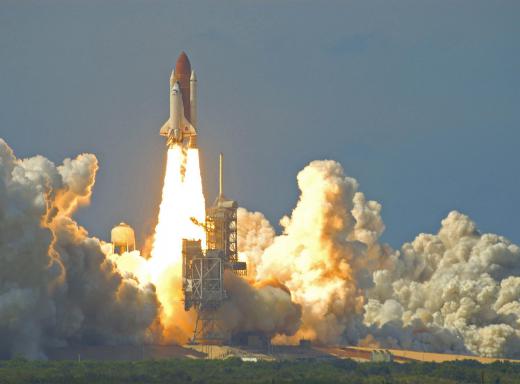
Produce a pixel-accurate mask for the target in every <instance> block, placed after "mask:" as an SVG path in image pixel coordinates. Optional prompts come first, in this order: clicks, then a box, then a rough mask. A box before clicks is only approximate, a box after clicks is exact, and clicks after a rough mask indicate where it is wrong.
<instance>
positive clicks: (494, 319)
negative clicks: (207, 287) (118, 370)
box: [0, 139, 520, 358]
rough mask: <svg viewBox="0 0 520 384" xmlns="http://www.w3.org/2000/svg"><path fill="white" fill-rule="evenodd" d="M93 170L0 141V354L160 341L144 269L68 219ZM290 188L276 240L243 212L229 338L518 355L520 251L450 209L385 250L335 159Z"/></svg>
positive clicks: (371, 212) (180, 321)
mask: <svg viewBox="0 0 520 384" xmlns="http://www.w3.org/2000/svg"><path fill="white" fill-rule="evenodd" d="M96 170H97V160H96V158H95V156H93V155H90V154H83V155H80V156H78V157H77V158H75V159H66V160H65V161H64V162H63V164H62V165H59V166H55V165H54V164H53V163H52V162H50V161H49V160H47V159H45V158H44V157H41V156H35V157H32V158H29V159H17V158H16V157H15V156H14V154H13V152H12V150H11V149H10V148H9V147H8V145H7V144H6V143H5V142H4V141H3V140H2V139H0V340H2V343H1V344H0V357H9V356H13V355H14V354H16V353H22V354H24V355H26V356H29V357H34V358H41V357H44V351H45V348H47V347H54V346H60V345H66V344H69V343H105V344H106V343H109V344H110V343H134V342H142V341H157V340H159V339H160V337H159V338H158V337H157V335H155V334H152V330H154V329H160V327H161V324H159V325H158V324H157V323H160V317H161V313H163V311H164V308H163V307H162V306H161V305H160V303H159V301H158V296H157V294H156V291H155V287H154V285H152V284H151V283H149V281H150V276H149V273H150V269H149V266H148V260H147V259H145V258H143V257H142V256H141V255H140V254H139V252H131V253H126V254H124V255H122V256H117V257H116V256H115V255H108V253H109V252H107V250H106V244H104V243H103V242H102V241H100V240H98V239H95V238H91V237H89V236H88V233H87V231H86V230H85V229H84V228H82V227H81V226H79V225H78V224H77V223H76V222H75V221H74V219H73V218H72V215H73V214H74V212H75V211H76V209H77V208H78V207H79V206H81V205H84V204H87V203H88V202H89V199H90V196H91V193H92V187H93V185H94V181H95V173H96ZM297 180H298V186H299V188H300V190H301V195H300V198H299V201H298V203H297V205H296V207H295V209H294V210H293V212H292V214H291V215H290V216H286V217H283V218H282V220H281V221H280V224H281V226H282V228H283V233H282V234H280V235H276V233H275V230H274V229H273V227H272V226H271V224H270V223H269V222H268V221H267V220H266V219H265V217H264V216H263V215H262V214H261V213H259V212H249V211H247V210H245V209H243V208H240V209H239V211H238V240H239V243H238V245H239V255H240V258H241V259H242V260H243V261H247V263H248V279H249V280H245V279H241V278H238V277H237V276H235V275H233V274H231V273H226V275H225V287H226V290H227V292H228V294H229V296H230V300H228V301H226V303H225V304H224V306H223V307H222V308H221V313H222V316H223V318H224V320H225V324H226V326H227V327H228V329H229V330H230V331H233V332H236V331H262V332H265V333H266V334H268V335H270V336H276V338H275V341H279V342H282V341H283V342H287V341H289V342H294V341H297V340H298V339H300V338H302V337H303V338H310V339H312V340H315V341H316V342H317V343H323V344H341V343H354V344H359V345H378V346H383V347H400V348H407V349H416V350H426V351H454V352H470V353H475V354H479V355H485V356H510V357H511V356H518V355H520V248H519V247H518V246H517V245H515V244H512V243H511V242H510V241H508V240H507V239H505V238H504V237H501V236H498V235H494V234H481V233H480V232H479V231H478V230H477V228H476V225H475V223H473V222H472V221H471V220H470V219H469V218H468V217H467V216H465V215H463V214H461V213H459V212H455V211H454V212H451V213H450V214H449V215H448V216H447V217H446V218H445V219H444V220H443V221H442V223H441V228H440V230H439V231H438V233H437V234H420V235H418V236H417V237H416V238H415V239H414V240H413V241H412V242H411V243H406V244H404V245H403V246H402V247H401V248H400V249H399V250H394V249H392V248H391V247H390V246H389V245H387V244H382V243H381V242H380V241H379V238H380V236H381V234H382V233H383V231H384V229H385V226H384V223H383V220H382V219H381V205H380V204H379V203H377V202H375V201H369V200H367V199H366V198H365V196H364V194H363V193H362V192H359V191H358V183H357V182H356V180H355V179H353V178H350V177H347V176H346V175H345V173H344V171H343V169H342V167H341V165H340V164H338V163H337V162H334V161H313V162H311V163H310V164H309V165H308V166H307V167H305V168H304V169H303V170H302V171H301V172H300V173H299V174H298V177H297ZM103 249H105V251H103ZM173 283H174V282H172V284H173ZM179 284H180V283H179V282H178V281H177V282H176V285H175V284H173V285H171V286H172V287H177V286H178V285H179ZM176 289H178V287H177V288H176ZM179 303H180V302H179ZM172 305H173V304H172ZM174 308H175V311H174V313H173V315H172V316H173V317H172V319H173V324H166V326H173V327H176V328H178V330H179V332H180V333H181V334H183V335H184V337H186V335H189V334H190V333H191V332H192V328H190V327H192V326H193V314H190V313H184V312H182V313H181V311H183V310H182V309H181V305H180V304H179V305H177V304H175V305H174ZM188 320H189V321H188ZM162 326H165V324H162ZM170 331H171V332H173V331H172V330H171V329H170ZM167 333H168V330H167V329H166V330H165V334H167ZM173 333H175V332H173ZM162 336H163V337H164V334H163V335H162Z"/></svg>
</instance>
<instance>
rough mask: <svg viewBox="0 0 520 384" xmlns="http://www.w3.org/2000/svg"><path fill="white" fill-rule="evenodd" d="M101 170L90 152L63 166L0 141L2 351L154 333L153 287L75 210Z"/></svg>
mask: <svg viewBox="0 0 520 384" xmlns="http://www.w3.org/2000/svg"><path fill="white" fill-rule="evenodd" d="M96 170H97V160H96V158H95V156H93V155H90V154H83V155H79V156H78V157H77V158H75V159H66V160H65V161H64V162H63V164H62V165H60V166H55V165H54V164H53V163H52V162H51V161H49V160H47V159H45V158H44V157H42V156H35V157H32V158H29V159H23V160H22V159H17V158H16V157H15V156H14V154H13V151H12V150H11V149H10V148H9V146H8V145H7V144H6V143H5V141H3V140H2V139H0V340H2V342H1V343H0V356H2V357H8V356H12V355H14V354H16V353H21V354H24V355H26V356H29V357H35V358H37V357H44V350H45V348H46V347H52V346H60V345H65V344H67V343H105V344H106V343H123V342H124V343H132V342H138V341H142V340H144V339H146V338H147V337H148V334H147V329H148V328H149V326H150V325H151V323H152V322H153V321H154V319H155V318H156V314H157V310H158V302H157V299H156V295H155V290H154V288H153V286H151V285H140V284H139V282H138V281H137V279H135V278H132V277H123V276H122V275H121V274H120V273H119V272H118V270H117V268H116V267H115V265H114V264H113V263H112V262H111V261H110V260H109V259H107V258H106V256H105V254H104V253H103V251H102V249H101V242H100V241H99V240H97V239H95V238H91V237H88V234H87V231H86V230H85V229H84V228H82V227H81V226H79V225H78V224H77V223H76V222H75V221H74V220H73V218H72V216H71V215H72V214H73V213H74V211H75V210H76V209H77V207H78V206H80V205H82V204H85V203H87V202H88V201H89V198H90V195H91V189H92V186H93V184H94V179H95V173H96Z"/></svg>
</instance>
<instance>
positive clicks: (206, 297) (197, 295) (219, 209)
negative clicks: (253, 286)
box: [182, 155, 246, 344]
mask: <svg viewBox="0 0 520 384" xmlns="http://www.w3.org/2000/svg"><path fill="white" fill-rule="evenodd" d="M219 180H220V193H219V196H218V198H217V200H216V201H215V204H214V205H213V206H212V207H211V208H209V209H208V214H207V216H206V222H205V223H199V222H197V221H196V220H195V219H192V221H193V222H194V223H195V224H198V225H201V226H203V227H204V229H205V231H206V243H207V249H206V250H202V248H201V241H200V240H186V239H184V240H183V243H182V278H183V291H184V309H185V310H186V311H189V310H190V309H191V308H194V309H195V310H196V311H197V321H196V324H195V330H194V333H193V339H192V342H193V343H212V344H215V343H223V342H225V341H227V340H228V339H229V337H230V335H228V334H226V332H225V330H224V329H225V328H224V327H223V324H222V320H221V319H220V316H219V309H220V307H221V306H222V303H223V302H224V300H226V299H227V294H226V291H225V289H224V271H225V270H230V271H232V272H233V273H235V274H238V275H245V274H246V263H244V262H239V261H238V244H237V208H238V204H237V203H236V202H235V201H233V200H228V199H226V198H225V197H224V194H223V191H222V180H223V175H222V155H221V157H220V178H219Z"/></svg>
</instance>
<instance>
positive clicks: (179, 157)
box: [148, 146, 206, 333]
mask: <svg viewBox="0 0 520 384" xmlns="http://www.w3.org/2000/svg"><path fill="white" fill-rule="evenodd" d="M184 156H186V158H184ZM183 166H185V167H186V168H185V173H184V177H183V174H182V171H183V170H182V167H183ZM205 216H206V213H205V201H204V195H203V193H202V180H201V176H200V165H199V151H198V149H194V148H190V149H188V150H187V152H184V151H183V150H182V148H181V147H180V146H175V147H173V148H170V149H168V153H167V163H166V174H165V177H164V186H163V191H162V201H161V205H160V209H159V218H158V223H157V226H156V227H155V235H154V241H153V246H152V251H151V258H150V259H149V260H148V273H149V276H150V280H151V282H152V283H154V284H155V286H156V288H157V296H158V298H159V301H160V302H161V304H162V306H163V310H164V313H163V316H162V318H161V321H162V323H163V326H165V327H166V331H168V328H169V327H181V328H184V327H182V325H181V324H179V323H180V322H182V318H184V317H185V314H184V313H183V312H184V309H183V308H182V305H181V304H182V303H181V300H182V290H181V288H182V284H181V274H182V239H195V240H199V239H200V240H202V243H203V246H204V243H205V241H206V236H205V232H204V229H203V228H202V227H201V226H198V225H196V224H194V223H193V221H192V220H191V218H192V217H194V218H196V219H197V220H198V221H199V222H201V223H202V222H204V220H205ZM169 333H172V332H169Z"/></svg>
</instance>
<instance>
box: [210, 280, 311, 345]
mask: <svg viewBox="0 0 520 384" xmlns="http://www.w3.org/2000/svg"><path fill="white" fill-rule="evenodd" d="M224 285H225V288H226V291H227V293H228V295H229V297H230V300H228V301H226V302H225V304H224V305H223V306H222V308H221V310H220V313H221V316H222V319H223V324H224V326H225V328H226V329H227V331H229V332H231V333H237V332H263V333H264V334H266V335H268V336H271V337H272V336H275V335H276V334H281V335H288V336H291V335H293V334H294V333H296V331H297V330H298V328H299V326H300V321H301V314H302V313H301V306H300V305H299V304H296V303H294V302H293V301H292V297H291V293H290V292H289V290H288V289H287V287H285V286H284V285H282V284H281V283H279V282H278V281H276V280H263V281H257V282H252V283H251V282H247V281H246V280H244V279H243V278H241V277H238V276H236V275H235V274H233V273H231V272H229V271H226V273H225V275H224Z"/></svg>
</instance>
